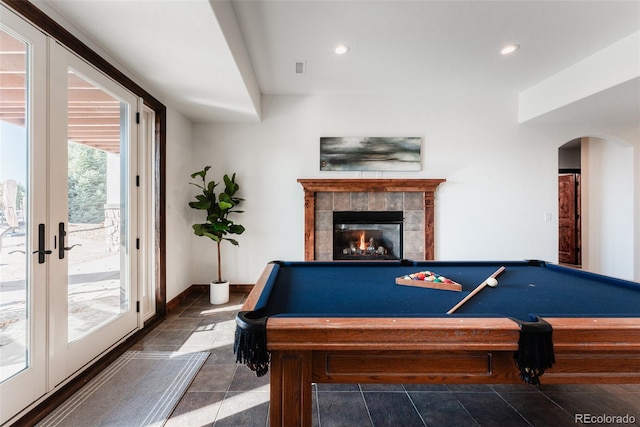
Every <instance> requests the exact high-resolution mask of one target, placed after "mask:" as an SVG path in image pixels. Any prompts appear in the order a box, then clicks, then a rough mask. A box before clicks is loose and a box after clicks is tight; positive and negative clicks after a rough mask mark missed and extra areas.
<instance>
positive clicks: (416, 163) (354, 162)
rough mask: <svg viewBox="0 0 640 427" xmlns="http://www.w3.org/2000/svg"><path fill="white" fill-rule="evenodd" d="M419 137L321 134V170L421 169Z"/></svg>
mask: <svg viewBox="0 0 640 427" xmlns="http://www.w3.org/2000/svg"><path fill="white" fill-rule="evenodd" d="M421 145H422V138H420V137H321V138H320V170H321V171H394V172H415V171H419V170H420V165H421V163H420V161H421Z"/></svg>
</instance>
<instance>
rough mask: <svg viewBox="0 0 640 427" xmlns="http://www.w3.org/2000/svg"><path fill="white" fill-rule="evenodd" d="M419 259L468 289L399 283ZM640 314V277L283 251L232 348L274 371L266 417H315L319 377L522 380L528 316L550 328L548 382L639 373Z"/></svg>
mask: <svg viewBox="0 0 640 427" xmlns="http://www.w3.org/2000/svg"><path fill="white" fill-rule="evenodd" d="M502 266H504V267H505V269H504V271H503V272H502V273H501V274H500V275H499V276H498V277H497V279H498V285H497V286H496V287H485V288H483V289H482V291H480V292H479V293H477V294H476V295H475V296H474V297H473V298H471V299H470V300H469V301H468V302H466V303H465V304H464V305H462V306H461V307H460V308H458V309H457V311H455V312H454V313H453V314H446V312H447V311H448V310H449V309H451V308H452V307H454V306H455V305H456V304H457V303H458V302H459V301H460V300H461V299H463V298H464V297H465V296H466V295H468V294H469V293H470V292H471V291H472V290H473V289H475V288H476V287H477V286H478V285H479V284H481V283H483V282H484V281H485V280H486V279H487V278H488V277H490V276H491V275H492V274H493V273H494V272H495V271H496V270H498V269H499V268H500V267H502ZM423 270H429V271H432V272H436V273H437V274H438V275H441V276H444V277H446V278H448V279H451V280H453V281H455V282H457V283H460V284H461V285H462V291H461V292H455V291H450V290H440V289H430V288H424V287H420V286H404V285H398V284H396V282H395V279H396V278H398V277H403V276H405V275H408V274H410V273H416V272H419V271H423ZM639 316H640V284H639V283H636V282H631V281H625V280H620V279H615V278H611V277H606V276H602V275H596V274H592V273H588V272H584V271H581V270H577V269H572V268H566V267H562V266H558V265H554V264H549V263H546V262H542V261H522V262H520V261H505V262H439V261H424V262H414V261H407V260H403V261H379V262H376V261H357V262H351V261H334V262H318V261H311V262H281V261H278V262H272V263H269V264H268V265H267V267H266V268H265V270H264V272H263V274H262V275H261V277H260V278H259V280H258V282H257V283H256V285H255V286H254V288H253V290H252V291H251V293H250V294H249V296H248V297H247V300H246V301H245V303H244V305H243V308H242V311H241V312H240V313H239V314H238V316H237V319H236V321H237V322H236V323H237V329H236V343H235V346H234V351H236V354H237V355H238V361H239V362H243V363H245V364H247V366H249V367H250V368H252V369H254V370H256V371H257V372H258V374H259V375H261V374H264V373H265V372H266V370H267V369H269V370H270V375H271V377H270V387H271V407H270V425H271V426H279V425H304V426H310V425H311V396H312V393H311V389H312V387H311V385H312V383H313V382H318V383H481V384H485V383H516V382H521V381H522V375H521V374H522V372H521V370H520V369H519V367H520V366H516V365H517V364H516V363H515V358H516V355H517V354H518V352H519V351H520V352H522V348H521V347H519V342H520V340H521V336H522V331H523V330H524V329H525V326H526V325H538V324H545V325H550V328H552V333H551V334H550V335H551V336H552V353H553V358H554V363H553V366H551V367H549V366H547V368H548V369H546V372H544V373H543V375H542V376H541V379H542V382H543V383H591V382H592V383H640V319H639ZM523 325H525V326H523ZM547 335H549V334H547ZM248 342H250V343H251V345H255V343H256V342H257V343H258V347H257V348H256V347H251V348H245V349H244V350H242V349H241V345H242V344H247V343H248ZM261 342H262V344H260V343H261ZM261 346H262V348H260V347H261ZM240 353H242V354H240Z"/></svg>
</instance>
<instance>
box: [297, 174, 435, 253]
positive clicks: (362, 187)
mask: <svg viewBox="0 0 640 427" xmlns="http://www.w3.org/2000/svg"><path fill="white" fill-rule="evenodd" d="M445 181H446V179H298V182H299V183H300V184H301V185H302V188H303V190H304V239H305V240H304V241H305V243H304V259H305V260H306V261H312V260H314V259H315V223H316V218H315V208H316V193H322V192H328V193H330V192H375V193H386V192H419V193H424V239H425V241H424V259H425V260H430V259H433V258H434V256H435V253H434V252H435V250H434V246H435V245H434V198H435V191H436V188H437V187H438V185H440V184H441V183H443V182H445Z"/></svg>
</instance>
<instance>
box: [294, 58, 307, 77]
mask: <svg viewBox="0 0 640 427" xmlns="http://www.w3.org/2000/svg"><path fill="white" fill-rule="evenodd" d="M305 71H306V66H305V62H304V61H296V74H304V73H305Z"/></svg>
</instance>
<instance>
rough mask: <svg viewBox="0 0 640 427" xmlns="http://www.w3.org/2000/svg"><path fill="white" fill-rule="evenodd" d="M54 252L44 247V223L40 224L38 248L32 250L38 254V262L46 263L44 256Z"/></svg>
mask: <svg viewBox="0 0 640 427" xmlns="http://www.w3.org/2000/svg"><path fill="white" fill-rule="evenodd" d="M52 252H53V251H51V250H49V249H45V248H44V224H38V250H37V251H33V252H32V253H34V254H38V264H44V260H45V258H44V256H45V255H50V254H51V253H52Z"/></svg>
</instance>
